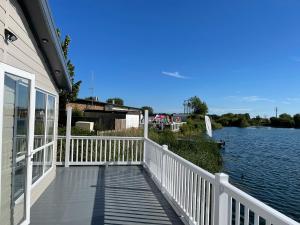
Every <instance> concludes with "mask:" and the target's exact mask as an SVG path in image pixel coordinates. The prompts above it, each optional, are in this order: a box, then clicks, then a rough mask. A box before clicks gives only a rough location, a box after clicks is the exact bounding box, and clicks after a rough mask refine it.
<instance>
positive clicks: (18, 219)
mask: <svg viewBox="0 0 300 225" xmlns="http://www.w3.org/2000/svg"><path fill="white" fill-rule="evenodd" d="M1 79H3V80H2V86H3V93H1V95H2V96H1V97H2V101H0V102H2V106H1V105H0V107H2V134H1V135H2V137H1V138H2V144H1V168H0V172H1V189H0V190H1V191H0V201H1V205H0V221H1V225H2V224H3V225H19V224H25V223H26V221H28V219H29V218H27V217H28V215H29V212H28V211H29V207H28V206H29V204H28V201H29V199H30V196H28V195H29V194H28V193H30V192H29V191H28V189H29V188H30V183H31V182H30V181H28V178H29V176H28V175H29V172H30V168H29V167H30V162H29V159H30V143H29V141H30V136H31V135H30V132H33V131H32V127H31V126H30V120H31V118H32V117H30V113H33V111H32V110H30V106H31V104H30V101H31V99H30V98H31V90H32V89H31V81H30V80H29V79H26V78H23V77H21V76H18V75H15V74H11V73H8V72H4V77H3V78H2V77H1ZM29 182H30V183H29Z"/></svg>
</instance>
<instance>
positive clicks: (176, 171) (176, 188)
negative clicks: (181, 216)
mask: <svg viewBox="0 0 300 225" xmlns="http://www.w3.org/2000/svg"><path fill="white" fill-rule="evenodd" d="M174 185H175V193H174V194H175V196H174V199H175V201H176V202H177V200H178V198H177V194H178V187H179V186H178V162H177V161H175V184H174Z"/></svg>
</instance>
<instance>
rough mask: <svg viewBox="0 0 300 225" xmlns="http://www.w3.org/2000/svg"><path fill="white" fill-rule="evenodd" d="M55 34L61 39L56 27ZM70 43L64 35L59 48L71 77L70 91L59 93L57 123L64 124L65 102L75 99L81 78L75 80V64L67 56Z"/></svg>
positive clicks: (69, 39) (68, 37)
mask: <svg viewBox="0 0 300 225" xmlns="http://www.w3.org/2000/svg"><path fill="white" fill-rule="evenodd" d="M57 35H58V37H59V38H60V39H61V32H60V30H59V29H57ZM70 43H71V38H70V36H69V35H66V36H65V38H64V39H63V40H62V41H61V48H62V50H63V53H64V57H65V59H66V61H67V68H68V72H69V75H70V79H71V85H72V91H66V90H62V91H60V93H59V111H60V113H59V123H60V124H64V123H65V110H66V104H67V103H68V102H71V101H74V100H76V98H77V96H78V93H79V89H80V84H81V80H79V81H76V82H75V66H74V65H73V63H72V62H71V60H70V59H69V57H68V52H69V47H70Z"/></svg>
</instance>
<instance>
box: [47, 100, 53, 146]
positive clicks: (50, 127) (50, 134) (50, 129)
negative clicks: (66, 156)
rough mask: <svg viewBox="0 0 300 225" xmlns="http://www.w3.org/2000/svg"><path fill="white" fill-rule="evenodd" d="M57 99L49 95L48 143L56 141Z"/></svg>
mask: <svg viewBox="0 0 300 225" xmlns="http://www.w3.org/2000/svg"><path fill="white" fill-rule="evenodd" d="M54 117H55V98H54V97H53V96H50V95H48V105H47V143H49V142H51V141H53V140H54Z"/></svg>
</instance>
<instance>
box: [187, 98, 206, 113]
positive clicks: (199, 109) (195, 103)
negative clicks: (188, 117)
mask: <svg viewBox="0 0 300 225" xmlns="http://www.w3.org/2000/svg"><path fill="white" fill-rule="evenodd" d="M189 102H190V103H191V108H192V109H193V110H194V113H195V114H200V115H205V114H207V112H208V107H207V105H206V103H205V102H203V101H201V99H200V98H199V97H198V96H194V97H191V98H190V99H189Z"/></svg>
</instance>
